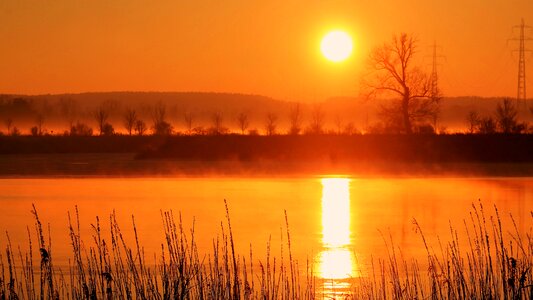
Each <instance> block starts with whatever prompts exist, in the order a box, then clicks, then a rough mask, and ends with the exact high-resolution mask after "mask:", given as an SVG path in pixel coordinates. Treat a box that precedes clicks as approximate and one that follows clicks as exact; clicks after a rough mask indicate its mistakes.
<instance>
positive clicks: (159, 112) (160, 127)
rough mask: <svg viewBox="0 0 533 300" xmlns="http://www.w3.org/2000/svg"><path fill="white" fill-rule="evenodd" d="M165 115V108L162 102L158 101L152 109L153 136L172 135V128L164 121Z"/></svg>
mask: <svg viewBox="0 0 533 300" xmlns="http://www.w3.org/2000/svg"><path fill="white" fill-rule="evenodd" d="M166 114H167V107H166V105H165V104H164V103H163V102H161V101H159V102H158V103H156V104H155V105H154V107H153V109H152V121H153V126H152V131H153V133H154V134H155V135H170V134H172V131H173V128H172V125H171V124H170V123H168V122H167V121H166V120H165V118H166Z"/></svg>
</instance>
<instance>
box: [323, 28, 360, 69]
mask: <svg viewBox="0 0 533 300" xmlns="http://www.w3.org/2000/svg"><path fill="white" fill-rule="evenodd" d="M352 49H353V43H352V38H351V37H350V35H348V34H347V33H346V32H344V31H340V30H335V31H331V32H329V33H328V34H326V36H324V38H323V39H322V42H321V43H320V50H321V51H322V54H323V55H324V56H325V57H326V58H327V59H328V60H330V61H332V62H341V61H343V60H346V59H347V58H348V57H350V54H352Z"/></svg>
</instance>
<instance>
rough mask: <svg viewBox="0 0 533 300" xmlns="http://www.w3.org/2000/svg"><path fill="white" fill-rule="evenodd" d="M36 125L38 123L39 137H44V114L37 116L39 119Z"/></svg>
mask: <svg viewBox="0 0 533 300" xmlns="http://www.w3.org/2000/svg"><path fill="white" fill-rule="evenodd" d="M36 123H37V126H36V127H37V135H43V133H44V130H43V126H44V116H43V115H42V114H37V119H36Z"/></svg>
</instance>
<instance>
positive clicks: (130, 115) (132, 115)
mask: <svg viewBox="0 0 533 300" xmlns="http://www.w3.org/2000/svg"><path fill="white" fill-rule="evenodd" d="M136 122H137V111H135V109H133V108H127V109H126V112H125V113H124V127H126V131H128V134H129V135H131V133H132V131H133V129H134V127H135V123H136Z"/></svg>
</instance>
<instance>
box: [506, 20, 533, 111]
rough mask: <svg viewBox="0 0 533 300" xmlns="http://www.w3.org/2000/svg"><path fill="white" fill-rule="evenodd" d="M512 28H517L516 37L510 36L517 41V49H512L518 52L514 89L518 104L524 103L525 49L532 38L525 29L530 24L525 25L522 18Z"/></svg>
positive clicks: (525, 98)
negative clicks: (518, 23) (516, 84)
mask: <svg viewBox="0 0 533 300" xmlns="http://www.w3.org/2000/svg"><path fill="white" fill-rule="evenodd" d="M513 28H518V29H519V35H518V38H512V39H511V40H513V41H518V49H515V50H514V51H516V52H518V87H517V90H516V101H517V104H518V106H520V104H523V105H526V100H527V94H526V52H529V51H530V50H528V49H526V41H531V40H532V39H531V38H530V37H529V36H527V35H526V29H531V26H527V25H526V24H525V23H524V19H522V20H521V22H520V25H517V26H513Z"/></svg>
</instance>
